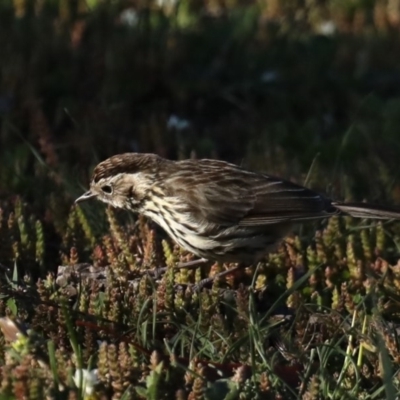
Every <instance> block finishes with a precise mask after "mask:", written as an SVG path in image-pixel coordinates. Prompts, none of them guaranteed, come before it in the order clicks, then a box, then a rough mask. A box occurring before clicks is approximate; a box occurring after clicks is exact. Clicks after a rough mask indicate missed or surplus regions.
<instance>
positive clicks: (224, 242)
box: [76, 153, 400, 272]
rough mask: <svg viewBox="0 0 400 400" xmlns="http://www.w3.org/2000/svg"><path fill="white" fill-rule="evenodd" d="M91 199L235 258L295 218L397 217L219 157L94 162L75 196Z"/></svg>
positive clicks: (254, 251)
mask: <svg viewBox="0 0 400 400" xmlns="http://www.w3.org/2000/svg"><path fill="white" fill-rule="evenodd" d="M91 198H98V199H99V200H101V201H103V202H104V203H107V204H110V205H112V206H114V207H119V208H124V209H127V210H131V211H134V212H137V213H141V214H143V215H145V216H146V217H149V218H150V219H152V220H153V221H155V222H156V223H157V224H159V225H160V226H161V227H162V228H163V229H164V230H165V231H166V232H167V233H168V234H169V235H170V236H171V237H172V239H174V240H175V241H176V243H178V244H179V245H180V246H181V247H183V248H185V249H186V250H189V251H190V252H192V253H194V254H195V255H197V256H199V257H201V258H203V259H207V260H213V261H219V262H235V263H240V264H242V265H243V264H252V263H254V262H256V261H257V260H259V259H260V258H261V257H262V256H263V255H265V254H266V253H267V252H268V251H270V250H271V249H272V248H273V246H274V245H276V244H277V243H278V242H279V241H280V240H281V239H282V238H283V237H284V236H285V235H286V234H287V233H288V232H289V231H290V229H291V228H292V226H293V224H294V223H297V222H304V221H307V220H313V219H317V218H325V217H329V216H331V215H351V216H353V217H358V218H375V219H399V218H400V208H399V209H396V208H391V207H385V206H377V205H371V204H365V203H341V202H335V201H332V200H330V199H329V198H327V197H324V196H323V195H321V194H319V193H317V192H314V191H312V190H310V189H307V188H305V187H302V186H299V185H296V184H294V183H292V182H289V181H286V180H283V179H280V178H276V177H272V176H270V175H266V174H263V173H258V172H251V171H248V170H246V169H244V168H241V167H239V166H237V165H234V164H230V163H227V162H224V161H217V160H192V159H190V160H183V161H171V160H166V159H164V158H161V157H159V156H157V155H155V154H140V153H126V154H120V155H115V156H113V157H111V158H109V159H107V160H105V161H103V162H101V163H100V164H98V165H97V166H96V168H95V169H94V172H93V177H92V181H91V183H90V190H89V191H88V192H86V193H85V194H83V195H82V196H81V197H79V198H78V199H77V200H76V202H80V201H83V200H88V199H91ZM236 269H237V268H235V270H236ZM231 271H233V270H230V271H229V272H231Z"/></svg>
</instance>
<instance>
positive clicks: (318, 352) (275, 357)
mask: <svg viewBox="0 0 400 400" xmlns="http://www.w3.org/2000/svg"><path fill="white" fill-rule="evenodd" d="M399 34H400V5H399V4H398V2H397V1H389V0H387V1H373V0H369V1H361V0H360V1H339V0H330V1H329V0H325V1H324V0H322V1H313V0H311V1H289V0H284V1H276V0H264V1H260V2H252V1H247V2H246V1H240V0H232V1H229V2H228V1H227V2H224V1H218V0H215V1H214V0H210V1H204V2H203V1H201V0H198V1H197V0H196V1H190V0H182V1H177V2H175V1H174V0H170V1H163V0H159V1H157V2H156V1H151V0H150V1H142V0H138V1H117V0H116V1H100V0H87V1H83V0H75V1H71V0H59V1H55V0H14V1H11V0H9V1H2V2H1V4H0V123H1V126H0V318H1V319H0V327H1V331H2V334H0V399H44V398H54V399H80V398H86V399H89V398H91V399H108V398H110V399H191V400H193V399H216V400H217V399H218V400H219V399H297V398H301V399H307V400H308V399H325V398H326V399H328V398H329V399H359V398H363V399H371V400H372V399H395V398H396V396H397V394H398V392H399V391H400V379H399V369H400V351H399V339H398V336H399V334H400V320H399V318H400V315H399V305H400V262H399V261H398V260H400V249H399V244H400V223H396V222H395V221H389V222H384V223H376V222H371V221H366V220H362V221H360V220H352V219H351V218H342V219H338V218H331V219H330V220H327V221H322V222H319V223H315V224H311V225H308V226H304V227H302V228H298V229H296V230H294V231H293V233H292V234H291V235H290V236H289V237H288V238H286V239H285V241H284V242H283V243H282V244H281V245H280V247H279V248H278V249H277V251H276V252H274V253H272V254H269V255H267V256H266V257H265V259H264V260H263V262H261V263H260V264H259V265H257V266H251V267H250V266H249V268H248V269H246V270H244V271H242V272H240V273H237V274H236V275H232V276H228V277H226V278H224V279H221V280H220V281H216V282H215V283H214V285H213V286H212V288H205V289H204V290H202V291H201V292H199V293H198V292H194V291H193V290H192V287H191V285H192V284H193V283H195V282H197V281H199V280H201V279H202V278H204V277H206V276H209V275H213V274H214V273H216V272H217V271H219V270H222V269H224V268H228V267H229V266H228V265H217V264H215V265H213V263H209V264H206V265H203V266H202V267H201V268H199V269H197V270H190V271H188V270H184V269H180V270H176V269H174V266H176V264H177V263H178V262H180V261H187V260H191V259H192V258H193V256H192V255H191V254H188V253H186V252H184V251H182V250H181V249H179V248H178V247H176V246H175V245H174V243H173V242H171V241H170V240H169V238H168V237H167V236H166V235H165V233H164V232H163V231H162V230H161V229H160V228H158V227H157V226H155V225H153V224H152V223H151V222H149V221H146V220H145V219H143V218H138V217H137V216H135V215H131V214H129V213H126V212H122V211H116V210H113V209H111V208H106V207H104V206H103V205H101V204H98V203H96V202H93V203H91V204H84V205H82V206H79V207H78V206H75V205H74V203H73V201H74V199H75V198H76V197H77V196H78V195H80V194H81V193H82V192H83V190H84V189H85V188H86V187H87V185H88V182H89V179H90V173H91V171H92V169H93V167H94V166H95V165H96V164H97V163H98V162H99V161H100V160H102V159H104V158H106V157H108V156H110V155H112V154H116V153H120V152H129V151H140V152H155V153H157V154H160V155H162V156H165V157H169V158H173V159H181V158H188V157H194V158H200V157H208V158H220V159H225V160H228V161H232V162H236V163H240V164H242V165H245V166H246V167H248V168H252V169H258V170H263V171H268V172H269V173H271V174H274V175H280V176H284V177H286V178H289V179H292V180H294V181H296V182H298V183H302V184H307V185H308V186H310V187H312V188H314V189H318V190H321V191H323V192H325V193H328V194H329V195H331V196H333V197H335V198H337V199H340V200H344V199H346V200H357V201H362V200H364V199H368V201H370V202H375V203H382V204H400V174H399V172H400V168H399V163H398V160H399V156H400V134H399V132H400V64H399V60H400V42H399ZM163 267H166V272H165V273H160V271H161V270H160V268H163ZM79 375H81V376H82V379H79V378H80V377H79ZM83 376H85V377H86V378H87V379H83ZM88 377H92V379H89V378H88ZM85 383H86V384H85Z"/></svg>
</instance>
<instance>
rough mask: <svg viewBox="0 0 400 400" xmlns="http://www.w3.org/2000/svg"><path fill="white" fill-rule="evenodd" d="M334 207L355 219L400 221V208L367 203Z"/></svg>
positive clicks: (336, 204)
mask: <svg viewBox="0 0 400 400" xmlns="http://www.w3.org/2000/svg"><path fill="white" fill-rule="evenodd" d="M332 205H333V206H334V207H335V208H337V209H338V210H340V211H342V212H343V213H344V214H348V215H350V216H351V217H355V218H371V219H400V207H399V208H396V207H387V206H379V205H375V204H367V203H340V202H334V203H332Z"/></svg>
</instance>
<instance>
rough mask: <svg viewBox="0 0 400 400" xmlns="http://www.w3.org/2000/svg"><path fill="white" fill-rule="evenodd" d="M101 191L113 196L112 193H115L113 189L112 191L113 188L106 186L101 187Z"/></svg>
mask: <svg viewBox="0 0 400 400" xmlns="http://www.w3.org/2000/svg"><path fill="white" fill-rule="evenodd" d="M101 190H102V191H103V192H104V193H107V194H111V193H112V191H113V189H112V187H111V186H110V185H104V186H102V187H101Z"/></svg>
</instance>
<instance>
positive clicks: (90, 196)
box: [75, 190, 96, 204]
mask: <svg viewBox="0 0 400 400" xmlns="http://www.w3.org/2000/svg"><path fill="white" fill-rule="evenodd" d="M92 197H96V195H95V194H94V193H92V192H91V191H90V190H88V191H87V192H85V193H83V195H82V196H81V197H78V198H77V199H76V200H75V204H76V203H79V202H81V201H85V200H89V199H91V198H92Z"/></svg>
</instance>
